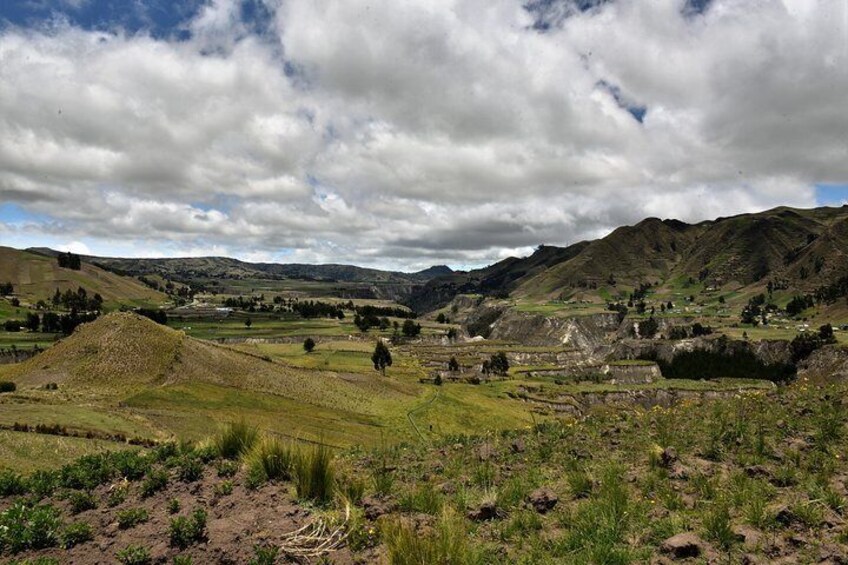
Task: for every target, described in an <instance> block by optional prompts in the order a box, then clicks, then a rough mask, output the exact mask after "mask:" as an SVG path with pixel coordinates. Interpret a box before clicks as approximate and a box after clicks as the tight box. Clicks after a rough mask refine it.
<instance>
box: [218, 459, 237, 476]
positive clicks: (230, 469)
mask: <svg viewBox="0 0 848 565" xmlns="http://www.w3.org/2000/svg"><path fill="white" fill-rule="evenodd" d="M216 468H217V470H218V476H219V477H222V478H229V477H234V476H235V474H236V473H237V472H238V464H237V463H235V462H233V461H227V460H226V459H224V460H222V461H219V462H218V465H216Z"/></svg>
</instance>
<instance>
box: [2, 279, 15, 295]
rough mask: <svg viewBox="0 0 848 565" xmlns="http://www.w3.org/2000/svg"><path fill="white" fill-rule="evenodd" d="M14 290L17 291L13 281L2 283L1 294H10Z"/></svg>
mask: <svg viewBox="0 0 848 565" xmlns="http://www.w3.org/2000/svg"><path fill="white" fill-rule="evenodd" d="M13 292H15V289H14V287H12V283H10V282H7V283H0V294H2V295H3V296H8V295H10V294H12V293H13Z"/></svg>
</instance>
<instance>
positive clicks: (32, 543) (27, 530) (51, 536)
mask: <svg viewBox="0 0 848 565" xmlns="http://www.w3.org/2000/svg"><path fill="white" fill-rule="evenodd" d="M61 526H62V521H61V520H60V519H59V510H58V509H57V508H54V507H53V506H50V505H38V506H30V505H27V504H26V503H24V502H20V501H19V502H16V503H15V504H13V505H12V506H11V507H10V508H9V509H7V510H6V511H4V512H2V513H0V553H2V552H3V551H4V550H8V551H10V552H11V553H18V552H20V551H24V550H29V549H44V548H47V547H55V546H56V545H57V544H58V543H59V530H60V528H61Z"/></svg>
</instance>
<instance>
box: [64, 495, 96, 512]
mask: <svg viewBox="0 0 848 565" xmlns="http://www.w3.org/2000/svg"><path fill="white" fill-rule="evenodd" d="M68 501H69V502H70V505H71V513H72V514H79V513H80V512H85V511H86V510H94V509H95V508H97V500H96V499H95V498H94V495H93V494H91V493H90V492H85V491H81V490H75V491H72V492H71V493H70V494H69V495H68Z"/></svg>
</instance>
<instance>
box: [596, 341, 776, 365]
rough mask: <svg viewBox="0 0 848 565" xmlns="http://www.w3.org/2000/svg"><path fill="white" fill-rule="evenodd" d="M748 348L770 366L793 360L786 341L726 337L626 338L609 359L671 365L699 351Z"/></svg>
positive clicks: (618, 343) (612, 349)
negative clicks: (648, 360) (677, 358)
mask: <svg viewBox="0 0 848 565" xmlns="http://www.w3.org/2000/svg"><path fill="white" fill-rule="evenodd" d="M742 349H748V350H750V351H751V352H752V353H754V355H755V356H756V357H757V359H759V360H760V361H762V362H763V363H765V364H767V365H773V364H778V363H779V364H788V363H790V362H791V360H792V351H791V349H790V347H789V342H788V341H785V340H770V341H745V340H731V339H727V338H725V337H722V336H710V337H696V338H692V339H681V340H677V341H672V340H650V339H624V340H621V341H619V342H617V343H615V344H614V345H613V346H612V347H611V349H610V353H609V359H612V360H623V359H644V358H653V359H658V360H660V361H664V362H666V363H670V362H671V361H672V360H673V359H674V357H675V355H677V354H679V353H682V352H688V351H696V350H705V351H712V352H716V353H717V352H719V351H722V350H724V351H728V350H729V351H733V350H742Z"/></svg>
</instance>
